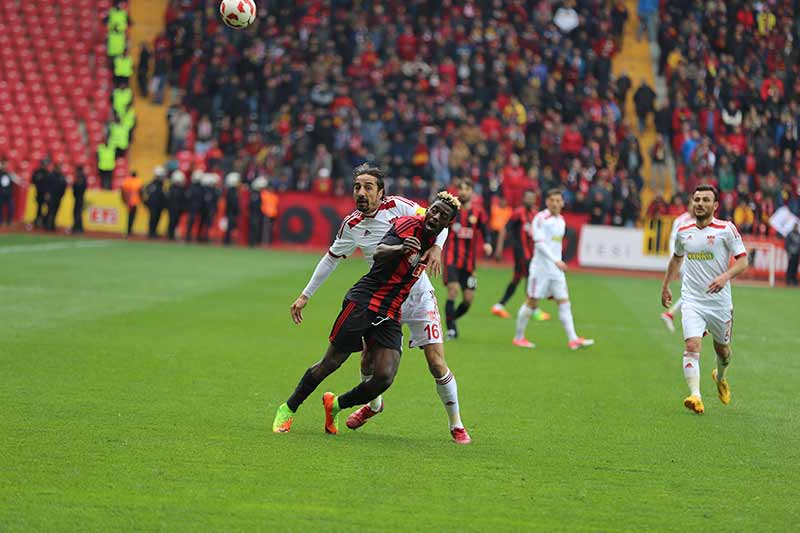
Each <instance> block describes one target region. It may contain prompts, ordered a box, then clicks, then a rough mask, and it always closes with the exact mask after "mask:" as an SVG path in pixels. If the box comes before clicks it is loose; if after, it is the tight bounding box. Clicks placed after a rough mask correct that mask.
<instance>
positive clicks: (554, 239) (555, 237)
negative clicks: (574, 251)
mask: <svg viewBox="0 0 800 533" xmlns="http://www.w3.org/2000/svg"><path fill="white" fill-rule="evenodd" d="M550 240H551V241H555V242H561V241H563V240H564V236H563V235H562V236H557V235H553V236H552V237H550Z"/></svg>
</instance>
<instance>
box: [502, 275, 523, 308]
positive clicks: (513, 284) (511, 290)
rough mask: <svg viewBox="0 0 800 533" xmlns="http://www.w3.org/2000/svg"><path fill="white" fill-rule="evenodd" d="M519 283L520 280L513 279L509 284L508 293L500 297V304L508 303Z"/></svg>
mask: <svg viewBox="0 0 800 533" xmlns="http://www.w3.org/2000/svg"><path fill="white" fill-rule="evenodd" d="M517 285H519V281H512V282H511V283H509V284H508V287H506V293H505V294H504V295H503V297H502V298H501V299H500V305H506V303H508V301H509V300H510V299H511V297H512V296H514V291H516V290H517Z"/></svg>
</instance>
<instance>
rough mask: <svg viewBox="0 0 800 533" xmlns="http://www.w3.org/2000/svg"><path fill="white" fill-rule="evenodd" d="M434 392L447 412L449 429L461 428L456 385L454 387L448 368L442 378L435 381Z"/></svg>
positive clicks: (454, 381)
mask: <svg viewBox="0 0 800 533" xmlns="http://www.w3.org/2000/svg"><path fill="white" fill-rule="evenodd" d="M436 392H438V393H439V398H441V399H442V403H443V404H444V408H445V410H446V411H447V417H448V418H449V419H450V429H453V428H463V427H464V424H462V423H461V414H460V413H459V412H458V385H456V377H455V376H454V375H453V373H452V372H450V369H449V368H448V369H447V372H446V373H445V375H444V376H442V377H440V378H437V379H436Z"/></svg>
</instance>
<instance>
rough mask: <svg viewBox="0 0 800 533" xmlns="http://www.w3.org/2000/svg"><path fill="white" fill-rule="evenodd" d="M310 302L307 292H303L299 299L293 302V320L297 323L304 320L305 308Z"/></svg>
mask: <svg viewBox="0 0 800 533" xmlns="http://www.w3.org/2000/svg"><path fill="white" fill-rule="evenodd" d="M307 303H308V298H307V297H306V295H305V294H301V295H300V296H298V297H297V300H295V301H294V303H293V304H292V320H293V321H294V323H295V324H299V323H300V322H302V321H303V308H304V307H305V306H306V304H307Z"/></svg>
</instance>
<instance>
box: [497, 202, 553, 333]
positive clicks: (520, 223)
mask: <svg viewBox="0 0 800 533" xmlns="http://www.w3.org/2000/svg"><path fill="white" fill-rule="evenodd" d="M535 216H536V193H534V192H533V191H530V190H528V191H525V193H524V194H523V195H522V205H521V206H519V207H517V208H516V209H514V213H513V214H512V215H511V219H509V221H508V224H506V227H504V228H503V229H502V230H500V235H499V236H498V238H497V250H496V251H495V254H496V255H497V257H500V256H501V255H502V252H503V243H504V242H505V238H506V235H508V236H509V237H510V240H511V247H512V250H513V252H514V276H513V277H512V278H511V281H510V282H509V284H508V286H507V287H506V292H504V293H503V297H502V298H501V299H500V301H499V302H497V303H496V304H494V305H493V306H492V314H493V315H494V316H499V317H500V318H511V315H510V314H509V313H508V311H506V304H507V303H508V301H509V300H510V299H511V297H512V296H514V292H516V290H517V285H519V282H520V281H521V280H522V279H528V271H529V270H530V267H531V258H533V233H532V232H531V228H532V227H533V217H535ZM534 319H535V320H549V319H550V315H548V314H547V313H545V312H544V311H542V310H541V309H539V313H538V315H534Z"/></svg>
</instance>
